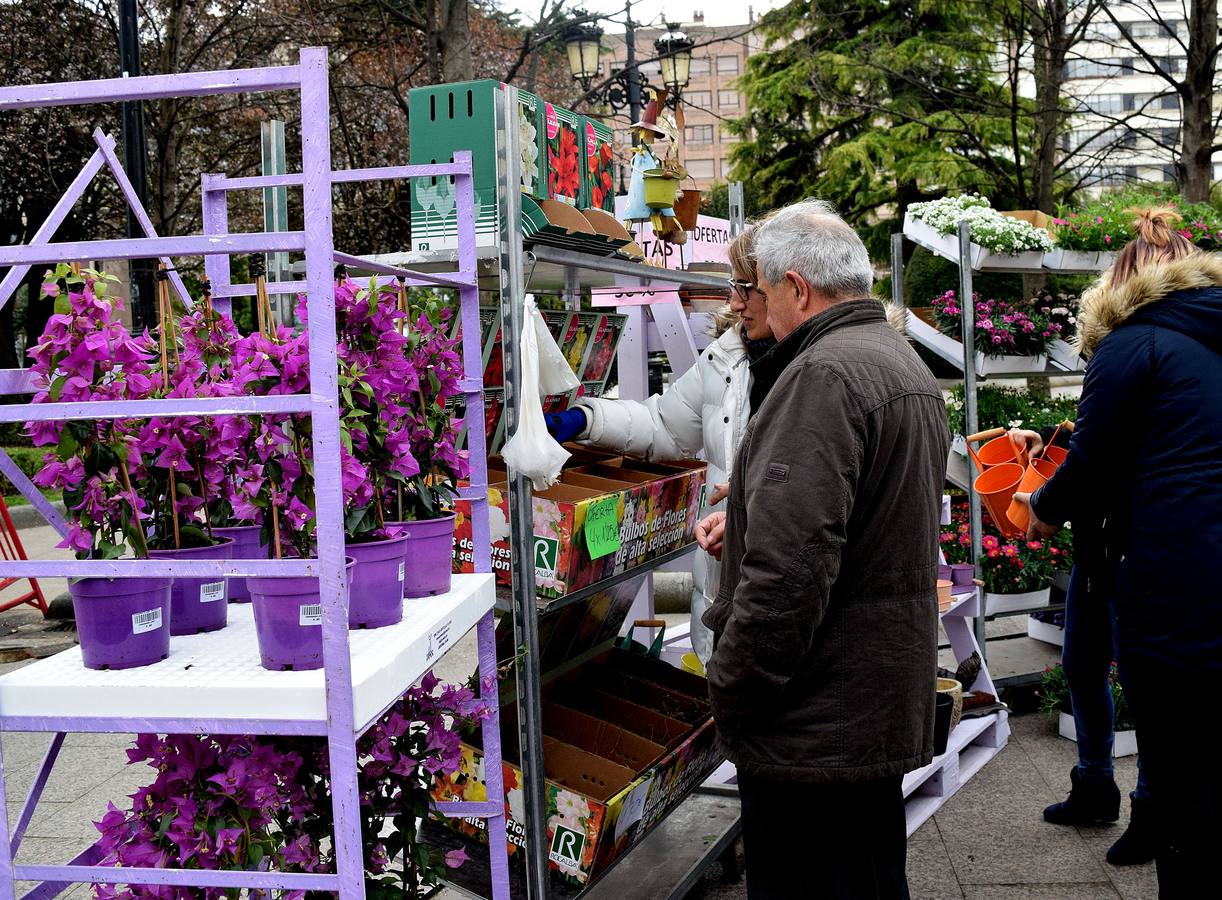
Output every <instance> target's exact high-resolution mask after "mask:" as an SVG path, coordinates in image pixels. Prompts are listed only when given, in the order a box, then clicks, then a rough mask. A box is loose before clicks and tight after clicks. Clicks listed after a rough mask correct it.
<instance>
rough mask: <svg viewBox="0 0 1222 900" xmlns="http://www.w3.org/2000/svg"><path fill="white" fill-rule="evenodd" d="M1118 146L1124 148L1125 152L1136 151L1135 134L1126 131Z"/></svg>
mask: <svg viewBox="0 0 1222 900" xmlns="http://www.w3.org/2000/svg"><path fill="white" fill-rule="evenodd" d="M1120 146H1121V147H1124V148H1125V149H1126V150H1135V149H1137V132H1136V131H1126V132H1125V133H1124V135H1123V136H1122V137H1121V138H1120Z"/></svg>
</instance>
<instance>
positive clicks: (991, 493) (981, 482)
mask: <svg viewBox="0 0 1222 900" xmlns="http://www.w3.org/2000/svg"><path fill="white" fill-rule="evenodd" d="M999 439H1001V440H1004V441H1005V442H1006V443H1008V444H1010V449H1011V451H1012V453H1013V455H1014V462H998V463H996V464H993V465H986V464H985V462H984V460H983V459H981V457H980V455H979V454H978V453H977V452H976V447H975V445H976V444H977V443H979V442H982V441H987V442H989V444H990V445H992V447H994V448H997V447H998V444H997V441H998V440H999ZM986 446H987V445H986ZM967 452H968V455H970V456H971V457H972V462H973V463H975V464H976V471H977V472H979V473H980V474H978V475H977V476H976V481H975V484H974V487H975V489H976V493H977V494H979V495H980V502H981V503H983V504H984V506H985V508H986V509H987V510H988V511H989V515H990V516H992V518H993V521H994V522H996V523H997V527H998V528H1000V529H1001V530H1002V532H1003V533H1006V534H1017V533H1018V529H1017V528H1016V527H1015V526H1014V524H1013V523H1012V522H1011V521H1010V520H1009V519H1008V518H1006V515H1005V512H1006V509H1007V508H1008V507H1009V505H1010V501H1011V500H1013V499H1014V492H1015V491H1017V490H1018V484H1019V482H1020V481H1022V478H1023V473H1024V472H1025V471H1026V469H1025V466H1026V464H1027V460H1026V458H1025V457H1024V455H1023V454H1022V452H1021V451H1019V450H1018V448H1017V447H1015V446H1014V445H1013V442H1012V441H1010V438H1009V437H1008V436H1007V435H1006V430H1005V429H1004V428H994V429H992V430H991V431H982V432H980V433H979V434H971V435H968V437H967ZM1000 456H1001V452H1000V449H998V450H997V457H1000Z"/></svg>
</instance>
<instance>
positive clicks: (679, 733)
mask: <svg viewBox="0 0 1222 900" xmlns="http://www.w3.org/2000/svg"><path fill="white" fill-rule="evenodd" d="M638 582H639V579H631V580H629V581H628V582H625V583H621V584H619V585H616V586H615V587H613V588H610V589H609V590H606V591H601V592H599V593H597V594H595V596H594V597H592V598H590V601H589V602H588V603H579V604H574V605H573V606H570V607H566V608H565V609H564V610H562V611H561V613H559V614H557V615H555V616H551V617H548V618H546V619H544V620H543V621H541V622H540V633H539V641H540V644H541V648H542V649H541V653H542V654H543V662H544V671H550V672H552V673H553V674H554V677H552V678H551V680H550V681H547V683H546V684H545V686H544V688H543V715H542V720H543V734H544V768H545V770H546V773H547V811H548V826H547V840H548V853H547V856H548V861H549V868H550V869H551V870H552V872H553V873H555V875H554V876H553V877H556V878H558V879H559V880H561V881H563V882H566V883H569V884H573V885H583V884H586V883H588V882H589V880H590V879H591V878H594V877H596V876H597V875H598V874H599V873H601V872H602V871H603V870H605V869H606V868H607V867H608V866H609V865H611V863H613V862H614V861H615V860H616V859H618V858H619V857H620V856H622V855H623V854H624V853H625V852H626V851H627V850H628V849H629V848H630V847H632V846H633V845H634V844H636V843H637V842H638V841H640V840H641V839H642V838H643V837H644V836H645V834H647V833H648V832H649V831H650V829H652V828H653V827H654V826H655V825H656V824H657V823H658V822H660V821H661V820H662V819H663V818H664V817H665V816H666V814H667V813H669V812H670V810H672V809H673V808H674V807H675V806H677V805H678V804H679V803H680V802H681V801H682V800H683V798H684V797H685V796H686V795H687V794H689V793H690V792H691V791H692V790H693V789H695V787H696V786H698V785H699V784H700V783H701V782H702V781H704V779H705V778H707V777H708V775H709V774H710V773H711V772H712V771H713V770H714V769H715V768H716V767H717V766H718V765H719V764H720V763H721V758H720V755H719V754H718V752H717V747H716V741H715V731H714V727H713V722H712V718H711V715H710V710H709V705H708V699H707V694H708V692H707V683H706V682H705V680H704V679H703V678H701V677H699V676H696V675H692V674H691V673H689V672H683V671H681V670H679V669H677V668H674V667H673V666H670V665H667V664H666V663H664V662H661V661H660V660H657V659H653V658H650V657H647V656H644V655H639V654H636V653H631V652H628V651H626V650H622V649H619V648H617V647H613V646H612V645H613V643H614V642H615V640H616V635H617V634H618V632H619V630H620V627H621V626H622V624H623V622H624V620H625V618H626V617H627V615H628V611H629V609H630V608H631V606H632V601H633V599H634V597H635V594H636V590H637V588H638V586H639V585H638ZM507 630H508V629H504V628H500V629H498V638H501V639H502V640H501V643H504V644H505V645H506V646H505V647H504V650H503V652H505V653H507V654H510V655H512V647H510V646H509V644H510V643H511V640H505V638H506V634H505V633H504V632H506V631H507ZM509 638H512V635H509ZM582 659H585V660H586V661H585V662H581V661H580V660H582ZM575 661H576V665H574V662H575ZM566 666H569V668H567V670H566V668H565V667H566ZM557 669H560V673H559V674H555V673H556V672H557ZM502 721H503V722H513V721H514V713H513V710H505V711H504V712H503V714H502ZM503 739H504V741H505V742H506V743H505V760H506V762H504V763H503V772H504V779H505V807H506V813H507V815H508V816H509V841H508V845H509V852H510V855H511V856H518V855H520V854H522V853H523V852H524V847H525V834H526V832H525V827H524V812H523V803H524V801H523V795H522V771H521V769H520V768H519V767H518V765H517V764H516V762H517V760H518V759H519V755H518V748H517V734H516V732H513V727H512V725H508V726H507V727H506V728H505V730H504V734H503ZM484 775H485V771H484V759H483V752H482V750H481V749H480V748H479V747H478V746H476V745H473V744H464V745H463V754H462V765H461V767H460V769H459V771H458V772H456V773H454V775H452V776H450V777H448V778H445V779H443V780H442V781H441V782H439V783H438V785H437V787H436V788H435V790H434V794H433V796H434V799H436V800H438V801H446V800H460V799H461V800H487V799H488V796H487V789H486V787H485V784H484ZM448 824H449V825H450V827H452V828H455V829H457V830H459V831H460V832H462V833H464V834H467V835H469V836H474V837H477V838H479V839H480V840H481V841H486V840H487V835H486V833H485V831H484V829H483V828H482V823H478V822H476V821H473V820H460V819H452V820H448Z"/></svg>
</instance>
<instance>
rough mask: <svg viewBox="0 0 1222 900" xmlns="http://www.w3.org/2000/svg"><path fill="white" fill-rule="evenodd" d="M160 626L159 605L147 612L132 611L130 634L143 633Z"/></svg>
mask: <svg viewBox="0 0 1222 900" xmlns="http://www.w3.org/2000/svg"><path fill="white" fill-rule="evenodd" d="M160 627H161V607H160V606H159V607H157V608H156V609H150V610H149V611H148V612H141V613H132V634H144V633H145V632H148V631H156V630H157V629H158V628H160Z"/></svg>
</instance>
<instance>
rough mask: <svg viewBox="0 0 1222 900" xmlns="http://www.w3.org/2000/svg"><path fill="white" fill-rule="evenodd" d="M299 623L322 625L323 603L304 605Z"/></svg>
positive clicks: (298, 618) (299, 616)
mask: <svg viewBox="0 0 1222 900" xmlns="http://www.w3.org/2000/svg"><path fill="white" fill-rule="evenodd" d="M297 624H298V625H321V624H322V604H321V603H306V604H304V605H302V607H301V610H300V612H299V615H298V617H297Z"/></svg>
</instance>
